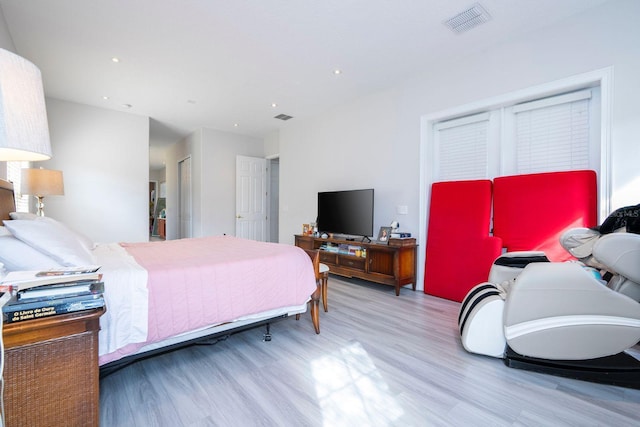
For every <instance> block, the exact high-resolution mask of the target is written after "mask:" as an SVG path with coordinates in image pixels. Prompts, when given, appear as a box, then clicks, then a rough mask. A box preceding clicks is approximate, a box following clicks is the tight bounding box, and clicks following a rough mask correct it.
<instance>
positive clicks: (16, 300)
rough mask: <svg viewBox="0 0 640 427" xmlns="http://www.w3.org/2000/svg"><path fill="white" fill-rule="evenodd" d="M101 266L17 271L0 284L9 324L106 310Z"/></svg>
mask: <svg viewBox="0 0 640 427" xmlns="http://www.w3.org/2000/svg"><path fill="white" fill-rule="evenodd" d="M98 269H99V267H86V268H75V267H74V268H62V269H59V270H47V271H40V272H34V271H14V272H10V273H9V274H7V275H6V276H5V277H4V278H3V279H2V283H0V291H1V292H4V295H3V298H1V299H4V300H5V301H6V302H5V303H4V306H3V307H2V316H3V321H4V322H6V323H13V322H21V321H23V320H32V319H40V318H43V317H49V316H55V315H58V314H65V313H72V312H76V311H82V310H91V309H95V308H100V307H104V297H103V293H104V283H103V282H102V281H101V278H102V275H101V274H100V273H98Z"/></svg>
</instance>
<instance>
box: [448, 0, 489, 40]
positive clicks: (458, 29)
mask: <svg viewBox="0 0 640 427" xmlns="http://www.w3.org/2000/svg"><path fill="white" fill-rule="evenodd" d="M490 19H491V15H489V13H488V12H487V11H486V10H485V8H484V7H482V6H481V5H480V3H476V4H474V5H473V6H471V7H470V8H469V9H467V10H465V11H464V12H460V13H459V14H457V15H456V16H454V17H452V18H450V19H448V20H446V21H445V22H444V25H446V26H447V27H449V28H450V29H451V31H453V32H454V33H456V34H460V33H464V32H465V31H469V30H470V29H472V28H473V27H476V26H478V25H480V24H484V23H485V22H487V21H489V20H490Z"/></svg>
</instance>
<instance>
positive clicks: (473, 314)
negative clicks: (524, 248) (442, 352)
mask: <svg viewBox="0 0 640 427" xmlns="http://www.w3.org/2000/svg"><path fill="white" fill-rule="evenodd" d="M561 244H562V245H563V247H565V248H566V249H567V250H569V251H570V252H571V253H572V254H574V256H576V257H578V260H579V261H575V262H564V263H551V262H548V260H547V258H546V257H545V255H544V253H542V252H514V253H506V254H504V255H503V256H501V257H499V258H498V259H497V260H496V261H495V262H494V265H493V267H492V269H491V272H490V275H489V280H488V282H485V283H481V284H479V285H477V286H476V287H474V288H473V289H472V290H471V291H470V292H469V293H468V294H467V296H466V297H465V299H464V300H463V302H462V305H461V308H460V314H459V317H458V326H459V329H460V335H461V338H462V344H463V346H464V348H465V349H466V350H467V351H469V352H472V353H478V354H483V355H487V356H493V357H498V358H502V359H504V362H505V364H506V365H507V366H510V367H514V368H521V369H529V370H533V371H537V372H545V373H549V374H554V375H561V376H567V377H571V378H577V379H583V380H587V381H595V382H602V383H607V384H614V385H619V386H623V387H632V388H640V360H639V359H640V349H638V348H637V347H636V348H635V349H634V348H633V347H634V346H636V344H637V343H638V342H639V341H640V235H639V234H633V233H626V232H619V233H612V234H606V235H600V234H599V233H597V232H593V231H592V230H589V229H574V230H569V231H568V232H566V233H565V234H564V235H563V236H562V238H561ZM592 266H595V268H594V267H592ZM605 270H606V271H605ZM601 273H602V274H604V276H603V277H604V278H605V279H607V280H604V279H602V277H601ZM634 354H635V356H634Z"/></svg>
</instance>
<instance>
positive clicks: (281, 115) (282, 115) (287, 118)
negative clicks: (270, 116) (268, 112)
mask: <svg viewBox="0 0 640 427" xmlns="http://www.w3.org/2000/svg"><path fill="white" fill-rule="evenodd" d="M274 119H278V120H289V119H293V117H292V116H287V115H286V114H278V115H277V116H275V117H274Z"/></svg>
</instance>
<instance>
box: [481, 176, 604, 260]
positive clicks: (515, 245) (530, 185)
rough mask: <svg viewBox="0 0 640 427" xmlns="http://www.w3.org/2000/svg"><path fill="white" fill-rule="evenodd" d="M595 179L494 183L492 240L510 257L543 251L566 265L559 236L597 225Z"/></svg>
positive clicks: (498, 180)
mask: <svg viewBox="0 0 640 427" xmlns="http://www.w3.org/2000/svg"><path fill="white" fill-rule="evenodd" d="M597 194H598V193H597V179H596V173H595V172H594V171H591V170H584V171H570V172H549V173H538V174H528V175H514V176H503V177H499V178H495V179H494V181H493V234H494V235H495V236H497V237H500V238H501V239H502V242H503V245H504V247H505V248H507V251H509V252H513V251H532V250H539V251H544V252H545V253H546V255H547V257H548V258H549V259H550V260H551V261H566V260H567V259H570V258H571V256H570V255H569V253H568V252H567V251H566V250H564V249H563V248H562V246H560V243H559V238H560V235H561V234H562V233H563V232H564V231H565V230H567V229H569V228H573V227H593V226H595V225H597V221H598V218H597V216H598V215H597Z"/></svg>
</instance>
